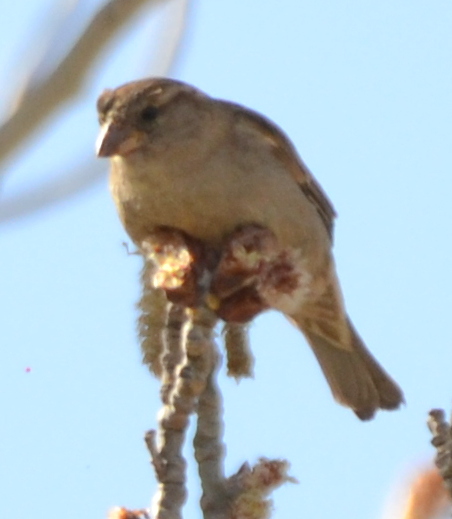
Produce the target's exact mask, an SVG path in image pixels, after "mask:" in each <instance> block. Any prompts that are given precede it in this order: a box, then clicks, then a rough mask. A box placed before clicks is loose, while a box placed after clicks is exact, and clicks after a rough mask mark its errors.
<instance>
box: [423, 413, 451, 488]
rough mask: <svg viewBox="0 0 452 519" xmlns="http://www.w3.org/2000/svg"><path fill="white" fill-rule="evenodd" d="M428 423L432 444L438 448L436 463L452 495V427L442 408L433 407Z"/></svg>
mask: <svg viewBox="0 0 452 519" xmlns="http://www.w3.org/2000/svg"><path fill="white" fill-rule="evenodd" d="M427 424H428V427H429V429H430V432H431V433H432V435H433V439H432V445H433V446H434V447H435V449H436V458H435V465H436V466H437V467H438V470H439V472H440V474H441V476H442V478H443V481H444V484H445V486H446V488H447V490H448V491H449V494H450V496H451V497H452V428H451V426H450V424H449V423H447V421H446V417H445V413H444V411H443V410H442V409H432V410H431V411H430V413H429V418H428V422H427Z"/></svg>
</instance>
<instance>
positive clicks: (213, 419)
mask: <svg viewBox="0 0 452 519" xmlns="http://www.w3.org/2000/svg"><path fill="white" fill-rule="evenodd" d="M215 358H216V362H215V364H216V368H215V369H214V370H213V371H212V373H211V374H210V375H209V377H208V379H207V384H206V387H205V389H204V391H203V392H202V393H201V395H200V397H199V402H198V409H197V414H198V422H197V428H196V434H195V437H194V440H193V445H194V450H195V459H196V461H197V463H198V472H199V476H200V479H201V485H202V489H203V496H202V498H201V508H202V510H203V515H204V519H227V518H228V517H229V508H230V505H229V496H228V494H227V492H226V487H225V476H224V458H225V454H226V447H225V445H224V443H223V429H224V427H223V406H222V398H221V392H220V390H219V388H218V385H217V381H216V378H217V374H218V367H219V364H220V362H219V360H220V356H219V353H218V351H217V350H216V351H215Z"/></svg>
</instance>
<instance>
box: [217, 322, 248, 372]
mask: <svg viewBox="0 0 452 519" xmlns="http://www.w3.org/2000/svg"><path fill="white" fill-rule="evenodd" d="M223 335H224V345H225V348H226V354H227V369H228V376H230V377H234V378H236V379H240V378H243V377H252V376H253V367H254V357H253V354H252V352H251V348H250V343H249V337H248V323H226V324H225V325H224V329H223Z"/></svg>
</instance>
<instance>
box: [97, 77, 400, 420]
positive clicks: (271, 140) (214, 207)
mask: <svg viewBox="0 0 452 519" xmlns="http://www.w3.org/2000/svg"><path fill="white" fill-rule="evenodd" d="M97 108H98V112H99V120H100V124H101V132H100V135H99V138H98V142H97V154H98V156H99V157H110V158H111V177H110V187H111V191H112V194H113V198H114V201H115V203H116V206H117V209H118V212H119V215H120V218H121V220H122V222H123V224H124V226H125V229H126V231H127V232H128V234H129V236H130V237H131V239H132V240H133V241H134V242H135V243H136V244H137V245H138V246H139V247H140V245H141V243H142V242H143V240H145V239H146V238H147V237H148V236H149V235H150V234H151V233H152V232H154V231H155V230H156V229H159V228H162V227H164V228H172V229H176V230H180V231H181V232H183V233H184V234H185V235H187V236H190V237H193V238H194V239H195V240H198V241H199V242H201V243H204V244H206V246H208V247H210V248H211V249H221V247H222V244H223V243H224V240H225V239H226V238H227V237H228V236H230V235H231V234H232V233H234V232H235V231H236V229H237V228H240V227H243V226H246V225H250V226H258V227H259V228H264V229H269V231H270V232H271V233H272V235H273V236H274V237H275V239H276V241H277V243H278V246H279V247H280V248H281V250H283V251H284V253H285V254H286V255H288V256H289V257H290V258H292V261H293V262H294V264H295V265H296V270H297V272H298V274H297V275H298V279H297V284H296V285H297V286H296V288H294V290H293V291H292V292H291V293H290V294H287V293H286V294H279V295H278V293H275V291H273V293H268V294H266V295H265V297H267V303H268V304H269V305H270V306H271V307H273V308H275V309H277V310H279V311H281V312H283V313H284V314H285V315H286V316H287V317H289V318H290V319H291V320H292V321H293V322H294V323H295V324H296V325H297V326H298V328H299V329H300V330H301V331H302V332H303V334H304V336H305V337H306V339H307V341H308V343H309V344H310V346H311V348H312V350H313V351H314V354H315V356H316V357H317V360H318V361H319V363H320V367H321V369H322V371H323V373H324V375H325V377H326V379H327V381H328V383H329V385H330V388H331V391H332V393H333V396H334V397H335V399H336V400H337V401H338V402H340V403H341V404H343V405H345V406H348V407H350V408H351V409H353V411H354V412H355V413H356V414H357V416H358V417H359V418H361V419H363V420H366V419H370V418H371V417H372V416H373V415H374V413H375V411H376V410H377V409H396V408H398V407H399V405H400V404H401V403H402V402H403V394H402V392H401V390H400V388H399V387H398V386H397V384H396V383H395V382H394V381H393V380H392V379H391V378H390V377H389V375H388V374H387V373H386V372H385V371H384V370H383V368H382V367H381V366H380V365H379V364H378V363H377V361H376V360H375V359H374V358H373V356H372V355H371V353H370V352H369V351H368V350H367V348H366V347H365V345H364V343H363V341H362V340H361V338H360V337H359V335H358V334H357V332H356V330H355V329H354V327H353V325H352V324H351V321H350V319H349V318H348V316H347V313H346V311H345V308H344V302H343V298H342V293H341V289H340V287H339V283H338V279H337V276H336V271H335V264H334V260H333V257H332V252H331V249H332V237H333V220H334V217H335V211H334V209H333V206H332V205H331V202H330V201H329V199H328V197H327V196H326V195H325V193H324V192H323V190H322V188H321V187H320V185H319V184H318V183H317V182H316V180H315V179H314V177H313V176H312V174H311V173H310V171H309V170H308V168H307V167H306V166H305V164H304V163H303V161H302V160H301V158H300V157H299V156H298V154H297V152H296V150H295V148H294V146H293V145H292V143H291V142H290V141H289V139H288V138H287V137H286V135H285V134H284V133H283V132H282V131H281V130H280V129H279V128H278V127H277V126H276V125H275V124H273V123H272V122H270V121H269V120H268V119H266V118H265V117H263V116H261V115H259V114H257V113H256V112H253V111H252V110H249V109H247V108H244V107H242V106H240V105H237V104H233V103H230V102H227V101H222V100H218V99H212V98H211V97H209V96H207V95H206V94H204V93H203V92H201V91H199V90H197V89H196V88H194V87H192V86H189V85H187V84H185V83H182V82H179V81H174V80H170V79H163V78H152V79H145V80H142V81H135V82H132V83H128V84H126V85H123V86H121V87H119V88H117V89H115V90H106V91H104V92H103V93H102V95H101V96H100V97H99V100H98V103H97Z"/></svg>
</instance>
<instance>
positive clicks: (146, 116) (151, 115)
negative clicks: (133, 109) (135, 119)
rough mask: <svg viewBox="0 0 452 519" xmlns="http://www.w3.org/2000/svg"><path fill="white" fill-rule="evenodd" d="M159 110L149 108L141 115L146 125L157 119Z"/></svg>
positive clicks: (153, 107)
mask: <svg viewBox="0 0 452 519" xmlns="http://www.w3.org/2000/svg"><path fill="white" fill-rule="evenodd" d="M157 113H158V110H157V108H156V107H155V106H147V107H146V108H144V109H143V110H141V113H140V119H141V120H142V121H144V122H146V123H149V122H151V121H153V120H154V119H155V118H156V117H157Z"/></svg>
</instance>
